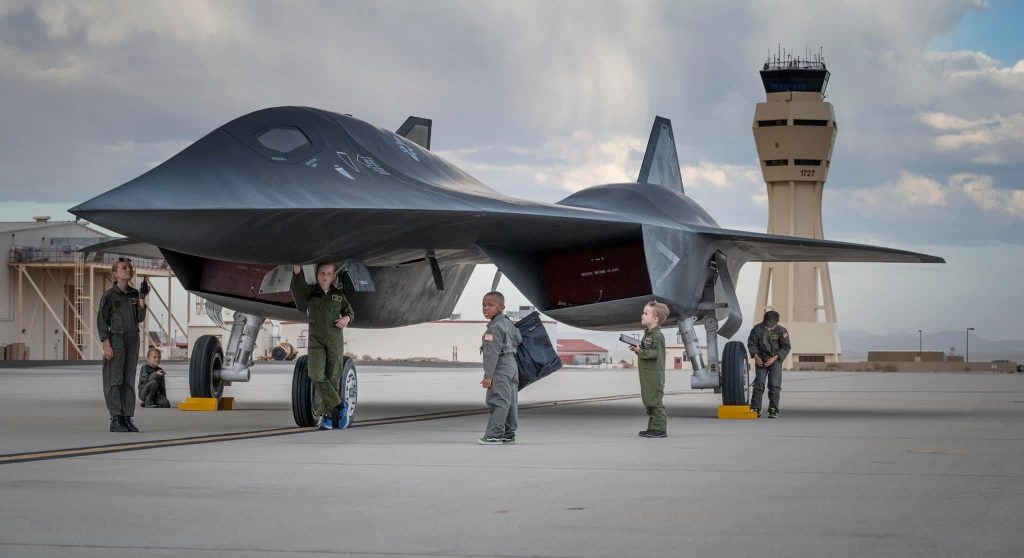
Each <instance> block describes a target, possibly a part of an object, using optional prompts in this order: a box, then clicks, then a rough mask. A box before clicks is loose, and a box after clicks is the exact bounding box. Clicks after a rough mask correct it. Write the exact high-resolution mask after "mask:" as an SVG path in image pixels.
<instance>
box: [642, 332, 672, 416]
mask: <svg viewBox="0 0 1024 558" xmlns="http://www.w3.org/2000/svg"><path fill="white" fill-rule="evenodd" d="M636 358H637V369H638V370H639V374H640V399H641V400H642V401H643V403H644V407H646V408H647V429H648V430H662V431H667V430H668V417H667V416H666V415H665V402H664V399H665V335H664V334H662V333H661V328H660V327H655V328H654V329H648V330H646V331H644V337H643V339H641V340H640V349H639V350H638V351H637V352H636Z"/></svg>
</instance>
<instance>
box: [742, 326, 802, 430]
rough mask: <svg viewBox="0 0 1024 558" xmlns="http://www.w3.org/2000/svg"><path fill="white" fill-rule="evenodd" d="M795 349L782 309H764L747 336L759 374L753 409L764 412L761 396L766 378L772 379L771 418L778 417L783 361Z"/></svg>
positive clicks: (769, 399)
mask: <svg viewBox="0 0 1024 558" xmlns="http://www.w3.org/2000/svg"><path fill="white" fill-rule="evenodd" d="M790 349H792V345H790V340H789V332H788V331H786V328H784V327H782V326H781V325H779V313H778V312H776V311H775V310H769V311H767V312H765V313H764V319H763V320H762V321H761V323H759V324H757V325H755V326H754V327H753V329H751V330H750V336H748V337H747V351H748V352H750V355H751V356H753V357H754V366H755V369H756V370H757V374H756V376H755V377H754V390H753V392H751V394H750V409H751V410H753V411H754V412H755V413H757V416H759V417H760V416H761V399H762V397H763V396H764V382H765V378H766V377H767V379H768V418H778V416H779V397H780V395H781V394H782V361H784V360H786V357H787V356H789V351H790Z"/></svg>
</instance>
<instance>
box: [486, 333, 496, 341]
mask: <svg viewBox="0 0 1024 558" xmlns="http://www.w3.org/2000/svg"><path fill="white" fill-rule="evenodd" d="M484 341H494V336H493V335H491V334H490V333H485V334H484Z"/></svg>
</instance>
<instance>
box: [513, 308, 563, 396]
mask: <svg viewBox="0 0 1024 558" xmlns="http://www.w3.org/2000/svg"><path fill="white" fill-rule="evenodd" d="M516 328H517V329H519V333H520V334H522V336H523V342H522V343H521V344H520V345H519V347H518V348H517V349H516V364H518V365H519V389H520V390H522V389H523V388H524V387H526V386H528V385H530V384H532V383H533V382H536V381H537V380H539V379H541V378H543V377H544V376H547V375H548V374H551V373H552V372H554V371H555V370H558V369H559V368H561V367H562V360H561V359H560V358H558V353H557V352H555V348H554V347H553V346H551V338H550V337H548V332H547V330H546V329H544V324H543V323H541V321H540V312H533V313H531V314H529V315H527V316H526V317H524V318H522V319H520V320H519V321H518V322H516Z"/></svg>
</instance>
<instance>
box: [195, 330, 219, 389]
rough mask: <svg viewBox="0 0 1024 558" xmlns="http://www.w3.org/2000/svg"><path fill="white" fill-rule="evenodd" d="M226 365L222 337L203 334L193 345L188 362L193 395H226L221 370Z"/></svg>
mask: <svg viewBox="0 0 1024 558" xmlns="http://www.w3.org/2000/svg"><path fill="white" fill-rule="evenodd" d="M223 365H224V350H223V349H221V347H220V339H219V338H217V337H216V336H214V335H203V336H201V337H200V338H199V339H196V343H195V345H193V346H192V357H191V358H190V359H189V363H188V391H189V395H191V396H192V397H216V398H217V399H220V398H221V396H222V395H224V383H223V382H222V381H221V379H220V370H221V367H222V366H223Z"/></svg>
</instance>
